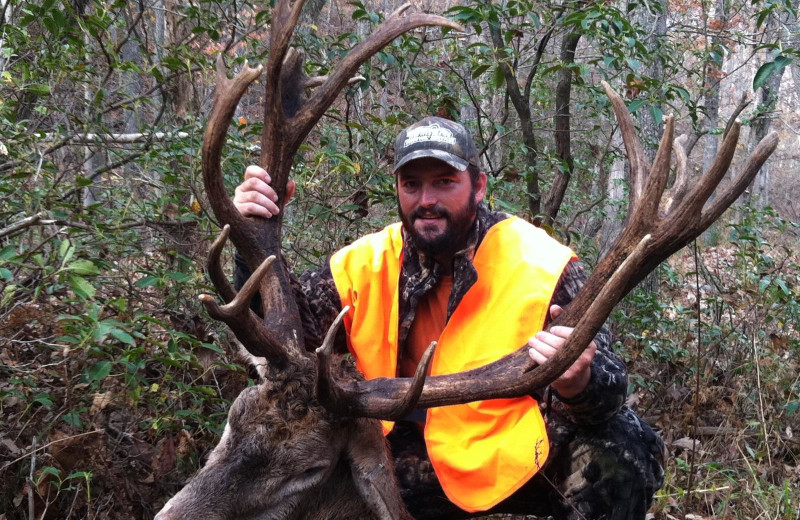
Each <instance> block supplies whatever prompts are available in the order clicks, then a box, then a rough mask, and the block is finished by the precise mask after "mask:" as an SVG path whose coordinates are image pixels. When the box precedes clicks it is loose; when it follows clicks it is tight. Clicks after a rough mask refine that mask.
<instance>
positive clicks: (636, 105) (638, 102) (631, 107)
mask: <svg viewBox="0 0 800 520" xmlns="http://www.w3.org/2000/svg"><path fill="white" fill-rule="evenodd" d="M645 103H646V101H645V100H644V99H634V100H633V101H631V102H630V103H628V111H629V112H630V113H631V114H635V113H636V111H637V110H639V109H640V108H642V106H643V105H644V104H645Z"/></svg>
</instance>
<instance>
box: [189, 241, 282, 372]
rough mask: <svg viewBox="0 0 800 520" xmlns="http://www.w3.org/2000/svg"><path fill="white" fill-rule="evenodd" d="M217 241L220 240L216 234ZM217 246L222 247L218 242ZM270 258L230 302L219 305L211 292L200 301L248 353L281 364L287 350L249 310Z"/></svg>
mask: <svg viewBox="0 0 800 520" xmlns="http://www.w3.org/2000/svg"><path fill="white" fill-rule="evenodd" d="M222 235H224V232H223V234H221V236H222ZM217 242H220V240H219V238H218V239H217ZM219 247H220V249H221V245H220V246H219ZM273 262H275V257H274V256H270V257H269V258H267V259H266V260H264V262H262V263H261V265H260V266H259V267H258V269H256V271H255V272H254V273H253V274H252V275H251V276H250V278H248V279H247V282H245V284H244V286H242V290H241V291H239V293H238V294H236V296H235V297H234V298H233V299H232V300H231V301H230V302H229V303H227V304H225V305H222V306H220V305H219V304H218V303H217V302H216V301H215V300H214V297H213V296H211V295H210V294H201V295H200V301H201V302H203V305H205V307H206V310H207V311H208V314H209V315H210V316H211V317H212V318H214V319H215V320H219V321H222V322H224V323H226V324H227V325H228V326H229V327H230V328H231V330H233V333H234V334H235V335H236V337H237V338H238V339H239V341H241V342H242V344H243V345H244V346H245V348H247V350H248V351H249V352H250V353H251V354H253V355H255V356H263V357H266V358H267V359H269V360H270V362H272V363H275V364H282V363H283V362H285V361H286V359H287V353H286V351H284V349H283V347H282V345H281V343H280V341H279V340H278V338H276V337H275V335H274V333H273V332H272V331H271V330H269V329H268V328H267V327H266V326H265V325H264V323H263V322H262V321H261V319H260V318H259V317H258V316H257V315H256V314H255V313H254V312H253V311H252V310H250V299H251V298H252V297H253V295H254V294H255V292H256V291H257V290H258V286H259V284H260V283H261V280H262V279H263V278H264V277H265V276H266V275H267V273H268V272H269V271H270V267H271V266H272V264H273Z"/></svg>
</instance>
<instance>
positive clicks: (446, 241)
mask: <svg viewBox="0 0 800 520" xmlns="http://www.w3.org/2000/svg"><path fill="white" fill-rule="evenodd" d="M477 209H478V203H477V202H475V195H474V193H473V194H470V197H469V200H468V201H467V203H466V204H465V205H464V206H462V207H461V208H459V209H458V211H456V212H450V211H448V210H447V209H446V208H445V207H444V206H441V205H439V204H436V205H434V206H432V207H429V208H422V207H419V208H417V209H415V210H414V211H412V212H411V213H409V214H405V213H403V210H402V209H399V213H400V219H401V220H402V221H403V227H405V229H406V231H407V232H408V234H409V236H410V237H411V238H412V240H414V244H416V246H417V247H418V248H419V249H420V250H421V251H422V252H424V253H425V254H427V255H430V256H434V257H435V256H440V255H453V254H455V253H457V252H458V251H461V250H462V249H464V248H465V247H466V246H467V240H468V238H469V233H470V230H471V229H472V224H473V222H474V221H475V215H476V214H477ZM425 217H428V218H430V217H437V218H443V219H444V220H445V222H446V225H445V228H444V230H443V231H438V232H437V230H435V229H433V227H432V228H431V229H430V232H428V230H424V231H423V232H420V231H419V230H418V229H417V228H416V227H414V224H415V223H416V222H417V221H418V220H419V219H424V218H425ZM423 229H424V226H423Z"/></svg>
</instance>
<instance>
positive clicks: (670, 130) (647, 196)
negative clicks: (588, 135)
mask: <svg viewBox="0 0 800 520" xmlns="http://www.w3.org/2000/svg"><path fill="white" fill-rule="evenodd" d="M674 129H675V119H674V118H673V117H672V116H671V115H670V116H667V118H666V126H665V127H664V135H662V136H661V142H660V143H659V144H658V151H656V156H655V158H654V159H653V166H651V167H650V173H649V174H648V176H647V182H646V184H645V186H644V191H643V192H642V194H641V200H639V201H638V202H637V203H636V209H635V213H634V215H632V218H631V229H637V228H638V226H639V225H644V226H651V225H653V224H654V223H655V221H656V219H657V218H658V205H659V203H660V202H661V195H662V194H663V193H664V188H666V187H667V179H668V178H669V165H670V158H671V157H672V141H673V137H674ZM634 220H635V221H636V222H637V224H638V225H634V222H633V221H634Z"/></svg>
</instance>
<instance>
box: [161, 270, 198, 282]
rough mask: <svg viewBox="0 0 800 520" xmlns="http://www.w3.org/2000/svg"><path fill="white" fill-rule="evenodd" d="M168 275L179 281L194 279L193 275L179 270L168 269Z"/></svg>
mask: <svg viewBox="0 0 800 520" xmlns="http://www.w3.org/2000/svg"><path fill="white" fill-rule="evenodd" d="M166 275H167V276H168V277H169V278H172V279H173V280H175V281H176V282H179V283H183V282H188V281H189V280H191V279H192V275H190V274H186V273H181V272H179V271H167V272H166Z"/></svg>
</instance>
